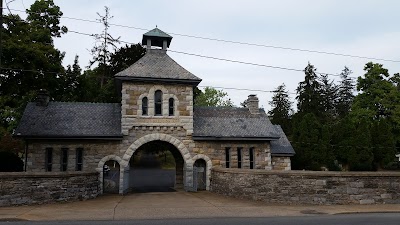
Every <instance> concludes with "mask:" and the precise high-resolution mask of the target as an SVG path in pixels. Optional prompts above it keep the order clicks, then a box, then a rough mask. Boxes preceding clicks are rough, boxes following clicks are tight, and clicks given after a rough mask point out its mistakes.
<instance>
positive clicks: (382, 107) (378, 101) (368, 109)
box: [352, 62, 399, 121]
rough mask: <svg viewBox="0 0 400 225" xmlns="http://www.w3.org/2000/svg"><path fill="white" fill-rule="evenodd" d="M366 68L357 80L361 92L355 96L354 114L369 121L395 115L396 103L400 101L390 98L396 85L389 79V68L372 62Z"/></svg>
mask: <svg viewBox="0 0 400 225" xmlns="http://www.w3.org/2000/svg"><path fill="white" fill-rule="evenodd" d="M364 70H365V71H366V73H365V75H364V77H359V78H358V80H357V90H358V91H360V92H361V93H359V94H358V95H357V96H356V97H355V100H354V103H353V108H352V115H353V116H354V117H356V118H357V119H360V118H365V119H367V120H369V121H371V120H379V119H380V118H390V117H391V116H392V115H393V111H392V110H393V109H394V108H395V107H394V104H398V103H399V102H398V99H391V98H389V96H390V94H391V93H393V91H394V90H395V86H394V85H393V84H392V83H391V82H390V81H389V79H388V77H389V72H388V70H387V69H385V68H383V66H382V65H381V64H374V63H372V62H369V63H367V64H366V65H365V67H364ZM393 97H396V96H393ZM393 100H395V102H393Z"/></svg>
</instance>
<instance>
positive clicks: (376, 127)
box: [371, 119, 396, 169]
mask: <svg viewBox="0 0 400 225" xmlns="http://www.w3.org/2000/svg"><path fill="white" fill-rule="evenodd" d="M371 138H372V139H371V140H372V147H373V154H374V165H373V166H374V167H375V168H379V169H381V168H385V167H386V166H387V165H388V164H389V163H391V162H393V161H394V160H395V157H394V155H395V154H396V149H395V140H394V136H393V133H392V131H391V127H390V124H389V123H388V120H387V119H381V120H379V121H374V123H373V125H372V127H371Z"/></svg>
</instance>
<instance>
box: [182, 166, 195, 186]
mask: <svg viewBox="0 0 400 225" xmlns="http://www.w3.org/2000/svg"><path fill="white" fill-rule="evenodd" d="M184 168H185V169H184V171H183V173H184V189H185V191H193V165H190V164H188V163H185V165H184Z"/></svg>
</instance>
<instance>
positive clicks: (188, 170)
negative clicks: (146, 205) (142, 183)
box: [119, 133, 193, 194]
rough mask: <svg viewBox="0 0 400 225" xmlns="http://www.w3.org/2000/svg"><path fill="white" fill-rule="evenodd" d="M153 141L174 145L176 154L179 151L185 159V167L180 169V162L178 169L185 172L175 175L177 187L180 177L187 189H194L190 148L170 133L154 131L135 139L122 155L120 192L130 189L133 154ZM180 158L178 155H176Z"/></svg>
mask: <svg viewBox="0 0 400 225" xmlns="http://www.w3.org/2000/svg"><path fill="white" fill-rule="evenodd" d="M152 141H162V142H167V143H169V144H171V145H173V146H174V147H175V148H176V150H177V151H174V152H175V153H176V154H177V153H178V152H179V155H180V157H182V159H183V166H182V167H183V169H182V170H180V169H179V168H178V165H179V163H178V164H176V165H177V168H176V171H177V172H180V171H182V172H181V173H182V174H183V175H182V176H180V175H179V174H176V177H175V182H176V187H179V185H180V182H179V179H180V177H182V178H181V180H182V182H181V183H182V186H183V188H184V189H185V190H192V189H193V160H192V158H191V155H190V153H189V150H188V149H187V148H186V146H185V145H184V144H183V143H182V141H180V140H179V139H177V138H175V137H173V136H171V135H168V134H160V133H154V134H148V135H145V136H143V137H141V138H139V139H137V140H136V141H134V142H133V143H132V144H131V145H130V146H129V148H128V149H127V150H126V152H125V154H124V156H123V157H122V160H121V179H120V184H121V185H120V191H119V193H120V194H123V193H126V192H127V191H129V189H130V188H129V185H130V183H131V182H130V180H129V179H130V164H129V162H130V161H131V158H132V155H133V154H134V153H135V152H136V151H137V150H138V149H139V148H140V147H141V146H142V145H144V144H146V143H149V142H152ZM175 153H174V154H175ZM176 158H178V157H176Z"/></svg>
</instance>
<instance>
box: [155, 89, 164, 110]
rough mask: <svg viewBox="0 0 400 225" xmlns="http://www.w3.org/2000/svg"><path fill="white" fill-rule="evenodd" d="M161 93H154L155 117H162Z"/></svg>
mask: <svg viewBox="0 0 400 225" xmlns="http://www.w3.org/2000/svg"><path fill="white" fill-rule="evenodd" d="M162 96H163V94H162V92H161V91H160V90H158V91H156V92H155V93H154V112H155V115H156V116H161V115H162V100H163V99H162Z"/></svg>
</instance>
